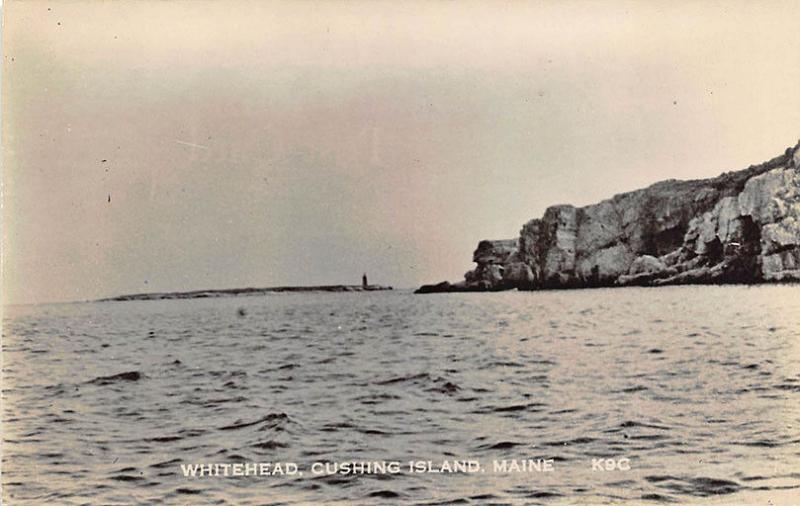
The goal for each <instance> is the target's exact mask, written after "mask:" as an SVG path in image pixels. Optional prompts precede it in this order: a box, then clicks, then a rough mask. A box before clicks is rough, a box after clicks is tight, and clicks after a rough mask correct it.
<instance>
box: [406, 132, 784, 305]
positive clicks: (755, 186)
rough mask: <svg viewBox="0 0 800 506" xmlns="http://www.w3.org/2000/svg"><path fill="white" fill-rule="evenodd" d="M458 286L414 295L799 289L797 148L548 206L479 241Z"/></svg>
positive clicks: (421, 290) (425, 288) (424, 289)
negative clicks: (587, 201) (736, 166)
mask: <svg viewBox="0 0 800 506" xmlns="http://www.w3.org/2000/svg"><path fill="white" fill-rule="evenodd" d="M473 262H475V263H476V264H477V267H476V268H475V269H473V270H471V271H469V272H467V273H466V274H465V276H464V281H461V282H458V283H453V284H451V283H448V282H446V281H445V282H443V283H439V284H437V285H424V286H422V287H420V288H419V289H418V290H417V292H416V293H432V292H453V291H496V290H508V289H513V288H517V289H520V290H536V289H547V288H585V287H598V286H620V285H646V286H655V285H667V284H689V283H709V284H710V283H714V284H718V283H760V282H777V281H800V143H798V145H797V146H795V147H793V148H788V149H787V150H786V152H785V153H784V154H783V155H781V156H778V157H777V158H774V159H772V160H770V161H768V162H766V163H763V164H761V165H754V166H750V167H749V168H747V169H745V170H741V171H736V172H727V173H725V174H722V175H720V176H718V177H715V178H710V179H701V180H692V181H676V180H668V181H662V182H659V183H656V184H654V185H652V186H649V187H647V188H644V189H642V190H636V191H632V192H627V193H621V194H619V195H615V196H614V197H613V198H610V199H608V200H604V201H602V202H600V203H598V204H593V205H589V206H585V207H574V206H571V205H557V206H552V207H550V208H548V209H547V210H546V211H545V213H544V216H543V217H542V218H537V219H533V220H531V221H529V222H528V223H525V224H524V225H523V226H522V230H521V231H520V235H519V237H518V238H517V239H508V240H499V241H486V240H485V241H481V242H480V243H479V244H478V248H477V249H476V250H475V252H474V254H473Z"/></svg>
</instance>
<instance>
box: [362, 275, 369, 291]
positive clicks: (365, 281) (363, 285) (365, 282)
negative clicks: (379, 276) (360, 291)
mask: <svg viewBox="0 0 800 506" xmlns="http://www.w3.org/2000/svg"><path fill="white" fill-rule="evenodd" d="M368 285H369V283H367V273H366V272H365V273H364V275H363V276H361V288H366V287H367V286H368Z"/></svg>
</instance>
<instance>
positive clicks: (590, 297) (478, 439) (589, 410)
mask: <svg viewBox="0 0 800 506" xmlns="http://www.w3.org/2000/svg"><path fill="white" fill-rule="evenodd" d="M798 315H800V288H798V287H794V286H760V287H742V286H728V287H670V288H659V289H639V288H631V289H614V290H607V289H599V290H581V291H553V292H530V293H517V292H508V293H492V294H442V295H435V296H418V295H417V296H415V295H412V294H410V293H407V292H394V293H391V292H381V293H358V294H347V293H343V294H311V295H309V294H298V295H286V294H282V295H270V296H261V297H241V298H226V299H197V300H178V301H159V302H152V301H145V302H107V303H86V304H70V305H47V306H38V307H11V308H7V311H6V321H5V325H4V342H3V354H4V355H3V359H4V364H3V370H4V375H5V378H4V384H3V401H4V405H3V417H4V425H3V439H4V442H3V446H4V448H3V450H4V456H3V460H4V462H3V475H2V480H3V499H4V500H5V502H7V503H8V504H44V503H58V504H83V503H92V504H98V503H118V504H137V503H168V504H179V503H192V504H196V503H203V504H206V503H218V504H222V503H237V504H250V503H253V504H256V503H257V504H270V503H283V504H286V503H308V502H315V503H319V502H330V503H334V502H343V503H353V502H355V503H368V504H398V503H404V504H486V503H489V502H499V503H507V504H531V503H533V504H537V503H559V502H591V503H604V502H605V503H613V502H625V501H631V502H636V503H640V502H642V501H652V502H654V503H657V502H687V501H688V502H694V501H697V500H701V498H703V497H707V496H715V495H725V496H726V497H729V498H730V499H731V501H732V502H736V501H737V499H736V498H737V497H739V498H743V497H747V494H751V493H753V492H757V491H776V492H777V491H787V490H789V491H794V490H795V489H797V491H800V488H798V487H800V472H798V469H800V465H799V464H800V453H798V443H800V403H798V400H800V365H798V361H797V358H798V346H799V345H798V337H800V328H799V327H798ZM600 458H602V459H612V462H620V461H624V459H628V460H627V462H629V465H630V470H619V469H616V468H615V469H613V470H605V469H603V470H599V469H593V459H600ZM503 459H546V460H547V459H552V464H553V467H554V470H553V471H552V472H527V473H526V472H494V470H493V468H492V463H493V461H494V460H503ZM409 460H421V461H431V463H432V464H431V465H433V466H434V467H436V466H441V464H442V462H445V461H448V462H451V461H453V460H477V461H479V462H480V464H481V466H482V468H483V471H482V472H476V473H444V474H441V473H438V474H437V473H411V472H407V469H406V467H407V465H408V461H409ZM352 461H399V462H400V463H402V466H403V467H402V468H401V472H399V473H383V474H354V475H353V474H351V475H344V474H334V475H313V474H312V473H311V472H309V470H310V466H311V465H312V463H314V462H352ZM253 462H259V463H262V462H263V463H273V464H274V463H296V464H297V465H298V467H299V469H300V470H301V471H304V475H303V476H299V474H295V475H293V476H289V475H264V476H258V477H254V476H246V477H227V478H225V477H217V478H214V477H212V478H208V477H206V478H194V479H193V478H187V477H184V475H183V473H182V470H181V464H202V463H253ZM426 466H427V464H426Z"/></svg>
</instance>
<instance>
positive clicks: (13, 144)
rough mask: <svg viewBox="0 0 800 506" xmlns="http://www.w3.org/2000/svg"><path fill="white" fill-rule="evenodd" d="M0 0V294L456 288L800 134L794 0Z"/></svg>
mask: <svg viewBox="0 0 800 506" xmlns="http://www.w3.org/2000/svg"><path fill="white" fill-rule="evenodd" d="M4 7H5V8H4V26H3V28H4V33H3V47H4V64H3V95H2V106H3V274H4V276H3V277H4V279H3V302H4V303H35V302H56V301H73V300H92V299H97V298H102V297H110V296H115V295H121V294H129V293H141V292H174V291H189V290H197V289H216V288H235V287H245V286H253V287H262V286H279V285H323V284H358V283H360V280H361V274H362V273H364V272H366V273H367V274H368V276H369V279H370V282H371V283H376V284H385V285H393V286H395V287H401V288H409V287H415V286H418V285H420V284H422V283H430V282H438V281H442V280H445V279H447V280H450V281H454V280H459V279H461V277H462V276H463V273H464V272H465V271H466V270H468V269H469V268H471V265H472V263H471V254H472V251H473V250H474V249H475V246H476V245H477V243H478V241H479V240H481V239H507V238H514V237H516V235H517V233H518V232H519V229H520V227H521V226H522V224H523V223H525V222H526V221H528V220H529V219H531V218H535V217H539V216H541V215H542V213H543V212H544V210H545V209H546V208H547V207H549V206H551V205H555V204H561V203H570V204H574V205H586V204H591V203H593V202H598V201H600V200H603V199H606V198H609V197H611V196H613V195H614V194H616V193H621V192H625V191H630V190H635V189H638V188H642V187H645V186H647V185H649V184H652V183H654V182H657V181H660V180H664V179H695V178H705V177H713V176H716V175H718V174H720V173H722V172H725V171H729V170H739V169H744V168H746V167H748V166H749V165H751V164H757V163H761V162H763V161H766V160H768V159H771V158H773V157H775V156H778V155H780V154H781V153H783V151H784V149H785V148H786V147H788V146H790V145H794V144H796V143H797V140H798V137H800V97H798V93H797V83H798V82H800V65H798V63H800V61H798V60H800V40H798V39H797V37H793V36H792V34H793V33H795V32H796V27H795V25H796V23H795V21H794V20H795V18H796V16H795V14H796V12H795V11H796V4H794V5H793V3H791V2H773V3H769V4H755V3H747V2H724V3H723V2H719V3H717V2H703V3H699V2H676V3H669V4H666V3H665V4H663V5H656V4H655V3H647V4H642V3H637V2H614V3H613V4H611V3H606V4H601V3H590V2H528V3H522V2H519V3H501V2H489V1H483V2H460V3H449V2H448V3H444V2H441V3H438V2H437V3H422V2H397V3H394V2H358V1H352V2H319V1H311V2H271V3H257V2H243V1H242V2H203V1H200V2H129V1H121V2H113V3H110V2H70V3H57V2H17V1H11V2H6V3H5V6H4Z"/></svg>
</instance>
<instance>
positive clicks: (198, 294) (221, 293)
mask: <svg viewBox="0 0 800 506" xmlns="http://www.w3.org/2000/svg"><path fill="white" fill-rule="evenodd" d="M392 289H393V288H392V287H391V286H383V285H366V286H362V285H320V286H273V287H267V288H227V289H222V290H194V291H191V292H154V293H136V294H130V295H119V296H117V297H108V298H105V299H98V300H97V302H108V301H128V300H172V299H205V298H215V297H236V296H239V295H245V296H247V295H263V294H266V293H284V292H291V293H294V292H377V291H385V290H392Z"/></svg>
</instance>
